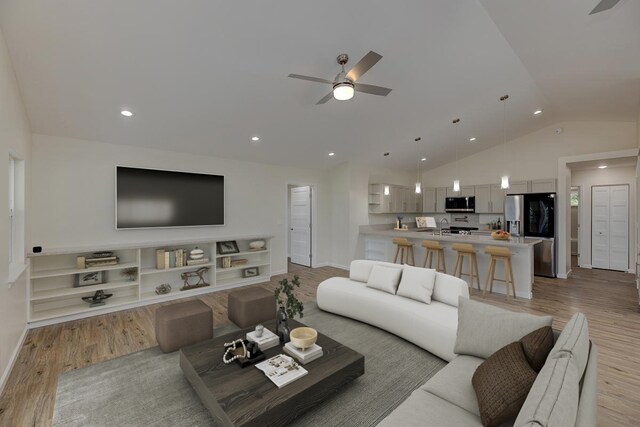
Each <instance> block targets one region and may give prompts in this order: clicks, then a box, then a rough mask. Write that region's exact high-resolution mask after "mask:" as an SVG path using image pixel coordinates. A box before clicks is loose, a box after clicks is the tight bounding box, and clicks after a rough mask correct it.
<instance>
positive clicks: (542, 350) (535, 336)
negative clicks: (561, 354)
mask: <svg viewBox="0 0 640 427" xmlns="http://www.w3.org/2000/svg"><path fill="white" fill-rule="evenodd" d="M520 342H521V343H522V349H523V350H524V354H525V355H526V356H527V360H528V361H529V365H531V367H532V368H533V370H534V371H536V372H540V369H542V367H543V366H544V362H545V361H546V360H547V356H549V353H550V352H551V349H552V348H553V330H552V329H551V326H545V327H544V328H540V329H536V330H535V331H533V332H531V333H530V334H527V335H525V336H524V337H522V338H521V339H520Z"/></svg>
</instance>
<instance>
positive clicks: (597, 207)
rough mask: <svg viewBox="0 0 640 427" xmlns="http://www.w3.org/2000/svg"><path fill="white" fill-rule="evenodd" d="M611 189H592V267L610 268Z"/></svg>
mask: <svg viewBox="0 0 640 427" xmlns="http://www.w3.org/2000/svg"><path fill="white" fill-rule="evenodd" d="M610 194H611V191H610V189H609V187H592V188H591V266H592V267H594V268H607V269H608V268H610V263H609V210H610V207H609V199H610Z"/></svg>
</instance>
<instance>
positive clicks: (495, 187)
mask: <svg viewBox="0 0 640 427" xmlns="http://www.w3.org/2000/svg"><path fill="white" fill-rule="evenodd" d="M476 200H477V199H476ZM491 213H504V190H503V189H502V188H500V185H499V184H492V185H491Z"/></svg>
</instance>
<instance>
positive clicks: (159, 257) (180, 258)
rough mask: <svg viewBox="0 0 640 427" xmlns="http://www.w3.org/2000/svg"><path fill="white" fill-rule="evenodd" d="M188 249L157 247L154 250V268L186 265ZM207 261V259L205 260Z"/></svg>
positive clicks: (161, 268) (165, 268) (160, 268)
mask: <svg viewBox="0 0 640 427" xmlns="http://www.w3.org/2000/svg"><path fill="white" fill-rule="evenodd" d="M188 253H189V252H188V251H187V250H186V249H184V248H180V249H168V250H167V249H157V250H156V268H157V269H158V270H167V269H169V268H176V267H186V266H187V265H192V264H189V261H191V260H189V259H188V258H189V257H188ZM207 262H208V260H207Z"/></svg>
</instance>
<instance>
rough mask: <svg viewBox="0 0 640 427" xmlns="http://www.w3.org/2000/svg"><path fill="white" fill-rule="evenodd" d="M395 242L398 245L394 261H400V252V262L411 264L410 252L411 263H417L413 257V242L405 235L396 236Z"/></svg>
mask: <svg viewBox="0 0 640 427" xmlns="http://www.w3.org/2000/svg"><path fill="white" fill-rule="evenodd" d="M393 244H394V245H396V247H397V248H396V256H395V257H393V263H394V264H395V263H396V262H397V261H398V254H400V264H409V254H411V264H409V265H416V262H415V260H414V259H413V243H409V241H408V240H407V239H405V238H404V237H396V238H394V239H393Z"/></svg>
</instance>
